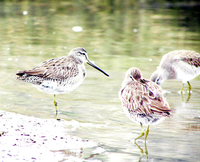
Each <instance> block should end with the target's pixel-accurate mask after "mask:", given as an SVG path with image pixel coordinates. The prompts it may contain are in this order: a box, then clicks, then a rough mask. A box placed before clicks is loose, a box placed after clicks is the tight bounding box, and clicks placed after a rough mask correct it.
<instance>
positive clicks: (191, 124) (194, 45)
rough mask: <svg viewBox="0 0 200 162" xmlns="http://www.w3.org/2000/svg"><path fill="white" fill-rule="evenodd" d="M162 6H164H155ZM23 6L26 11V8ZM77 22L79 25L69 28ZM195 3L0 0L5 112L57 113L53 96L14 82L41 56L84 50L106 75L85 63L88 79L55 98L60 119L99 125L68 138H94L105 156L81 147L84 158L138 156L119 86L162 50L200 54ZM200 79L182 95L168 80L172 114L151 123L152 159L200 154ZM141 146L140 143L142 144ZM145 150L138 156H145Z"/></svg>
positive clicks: (0, 91) (146, 72)
mask: <svg viewBox="0 0 200 162" xmlns="http://www.w3.org/2000/svg"><path fill="white" fill-rule="evenodd" d="M160 6H162V5H160ZM24 11H27V13H26V12H24ZM74 26H80V27H82V31H81V32H74V31H73V30H72V28H73V27H74ZM199 27H200V23H199V10H197V8H195V7H192V8H187V10H183V9H182V8H174V9H169V8H165V9H164V8H162V7H159V8H153V7H152V6H149V7H140V5H139V4H137V3H133V4H130V3H128V2H127V3H124V4H122V5H121V4H118V3H116V4H115V7H113V8H112V7H111V6H109V5H107V3H106V2H104V3H102V4H96V3H95V2H93V3H90V2H85V3H83V2H82V1H81V2H79V3H75V2H73V3H72V2H62V1H61V2H57V3H55V2H51V3H45V2H40V3H36V2H21V3H11V2H1V3H0V35H1V36H0V51H1V55H0V66H1V71H0V74H1V75H0V76H1V78H0V84H1V86H0V105H1V109H2V110H6V111H10V112H16V113H20V114H25V115H28V116H35V117H40V118H54V113H55V109H54V105H53V96H52V95H49V94H45V93H42V92H39V91H38V90H37V89H36V88H34V87H33V86H32V85H31V84H28V83H23V82H20V81H16V80H15V73H16V72H17V71H18V70H25V69H31V68H33V67H34V66H36V65H38V64H39V63H41V62H42V61H44V60H46V59H50V58H52V57H60V56H63V55H67V54H68V52H69V51H70V50H71V49H72V48H75V47H79V46H81V47H84V48H85V49H86V50H87V52H88V56H89V58H90V60H92V61H95V63H96V64H97V65H98V66H99V67H101V68H102V69H103V70H105V71H106V72H107V73H109V74H110V77H109V78H107V77H106V76H104V75H103V74H101V73H99V72H98V71H96V70H95V69H93V68H91V67H89V66H87V65H86V69H87V77H86V79H85V81H84V82H83V84H82V85H81V86H80V87H78V88H77V89H76V90H74V91H73V92H70V93H68V94H62V95H57V101H58V110H59V114H58V117H59V118H62V119H66V120H67V121H71V120H76V121H79V122H81V123H93V124H102V125H103V127H100V128H99V127H94V128H91V127H88V128H87V127H80V128H78V129H76V130H74V131H71V132H69V133H70V134H72V135H75V136H79V137H82V138H86V139H90V140H93V141H95V142H98V143H99V144H100V145H101V146H102V147H103V148H104V149H106V150H107V153H102V154H96V155H93V153H91V152H90V150H85V151H84V154H83V155H82V156H83V158H89V159H99V160H102V161H138V160H139V158H140V150H139V149H138V147H137V146H136V145H134V144H133V143H131V142H130V140H131V139H133V138H134V137H136V136H138V135H139V133H140V126H138V125H135V124H134V123H132V122H131V121H129V119H128V118H127V117H126V116H125V114H124V112H123V110H122V107H121V103H120V100H119V99H118V94H117V93H118V91H119V89H120V86H121V82H122V80H123V78H124V75H125V72H126V70H127V69H128V68H130V67H138V68H139V69H140V70H141V71H142V72H143V77H144V78H149V77H150V75H151V73H152V72H153V71H154V70H155V69H156V66H158V64H159V62H160V59H161V57H162V55H164V54H165V53H167V52H169V51H172V50H177V49H187V50H194V51H197V52H200V28H199ZM199 83H200V77H197V78H195V79H194V80H193V81H191V84H192V91H193V93H192V96H191V98H190V100H189V101H188V102H186V100H187V92H186V91H187V86H186V87H185V89H184V90H185V92H186V93H185V94H184V98H183V99H182V98H181V96H180V95H179V93H178V91H179V90H180V89H181V86H182V83H180V82H178V81H167V82H165V83H164V84H163V85H162V87H163V89H164V90H166V91H169V92H171V93H167V94H166V97H167V100H168V102H169V104H170V107H171V109H172V110H173V113H172V116H171V117H170V118H167V119H166V120H165V121H164V122H162V123H160V124H159V125H156V126H151V127H150V134H149V137H148V143H147V149H148V152H149V159H150V160H152V161H197V160H198V159H199V158H200V155H199V152H200V146H199V143H200V138H199V136H200V108H199V106H200V100H199V97H200V84H199ZM138 144H139V145H140V146H141V147H142V148H144V143H143V142H142V141H139V142H138ZM145 159H146V156H145V155H144V156H143V158H142V160H144V161H145Z"/></svg>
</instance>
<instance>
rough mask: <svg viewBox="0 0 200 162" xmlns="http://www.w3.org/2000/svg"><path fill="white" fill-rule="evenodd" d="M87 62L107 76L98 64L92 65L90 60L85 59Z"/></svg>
mask: <svg viewBox="0 0 200 162" xmlns="http://www.w3.org/2000/svg"><path fill="white" fill-rule="evenodd" d="M87 64H88V65H90V66H92V67H93V68H95V69H97V70H99V71H100V72H102V73H104V74H105V75H106V76H109V75H108V74H107V73H106V72H105V71H103V70H101V69H100V68H99V67H98V66H96V65H94V64H93V63H91V62H90V60H87Z"/></svg>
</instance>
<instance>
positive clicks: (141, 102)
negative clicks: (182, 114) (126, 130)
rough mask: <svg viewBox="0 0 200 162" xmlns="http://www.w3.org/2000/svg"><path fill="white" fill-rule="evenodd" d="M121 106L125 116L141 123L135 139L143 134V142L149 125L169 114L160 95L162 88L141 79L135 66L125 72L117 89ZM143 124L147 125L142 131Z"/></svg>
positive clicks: (164, 100) (140, 74) (167, 106)
mask: <svg viewBox="0 0 200 162" xmlns="http://www.w3.org/2000/svg"><path fill="white" fill-rule="evenodd" d="M119 98H120V99H121V103H122V107H123V109H124V111H125V114H126V115H127V117H128V118H129V119H130V120H131V121H133V122H136V123H139V124H140V125H141V129H142V131H141V134H140V135H139V136H138V137H137V138H135V141H136V140H137V139H139V138H140V137H142V136H144V134H145V142H146V139H147V136H148V133H149V125H151V124H156V123H158V122H160V121H162V120H163V119H164V118H165V117H168V116H170V111H171V110H170V108H169V105H168V102H167V100H166V99H165V97H164V96H163V95H162V89H161V87H160V86H159V85H157V84H156V83H154V82H152V81H149V80H146V79H143V78H142V73H141V71H140V70H139V69H137V68H130V69H128V71H127V72H126V75H125V79H124V80H123V82H122V87H121V90H120V91H119ZM143 126H147V130H146V133H144V130H143Z"/></svg>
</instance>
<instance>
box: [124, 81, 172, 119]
mask: <svg viewBox="0 0 200 162" xmlns="http://www.w3.org/2000/svg"><path fill="white" fill-rule="evenodd" d="M150 83H153V82H148V84H146V85H144V83H141V82H135V81H132V82H130V83H129V84H127V86H126V87H125V88H124V89H123V90H122V91H121V100H122V105H123V106H124V107H126V108H127V109H128V111H129V112H135V113H144V114H146V115H151V114H153V113H155V112H156V113H160V114H162V113H163V112H169V111H170V109H169V106H168V104H167V102H166V100H165V98H164V97H163V96H162V93H160V89H156V88H158V87H156V86H157V85H156V84H155V85H156V86H155V87H154V86H153V85H151V86H149V84H150Z"/></svg>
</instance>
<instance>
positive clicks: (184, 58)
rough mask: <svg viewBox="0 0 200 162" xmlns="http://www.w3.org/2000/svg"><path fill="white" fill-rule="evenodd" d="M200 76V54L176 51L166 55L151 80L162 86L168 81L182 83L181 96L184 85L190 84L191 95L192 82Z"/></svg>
mask: <svg viewBox="0 0 200 162" xmlns="http://www.w3.org/2000/svg"><path fill="white" fill-rule="evenodd" d="M199 74H200V54H199V53H197V52H194V51H188V50H176V51H172V52H169V53H167V54H165V55H164V56H163V57H162V59H161V62H160V65H159V67H158V69H157V70H156V71H155V72H153V74H152V75H151V77H150V80H152V81H153V82H156V83H157V84H159V85H161V84H162V83H164V81H166V80H168V79H176V80H180V81H182V83H183V84H182V88H181V94H182V93H183V88H184V83H186V82H187V83H188V90H189V94H190V91H191V85H190V82H189V81H190V80H192V79H194V78H195V77H196V76H198V75H199Z"/></svg>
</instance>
